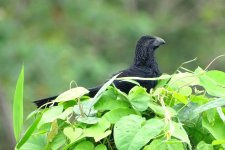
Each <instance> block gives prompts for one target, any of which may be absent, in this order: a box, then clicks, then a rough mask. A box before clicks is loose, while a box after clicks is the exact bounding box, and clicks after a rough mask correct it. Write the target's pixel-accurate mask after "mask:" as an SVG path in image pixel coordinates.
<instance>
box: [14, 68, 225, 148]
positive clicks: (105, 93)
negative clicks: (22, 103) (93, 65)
mask: <svg viewBox="0 0 225 150" xmlns="http://www.w3.org/2000/svg"><path fill="white" fill-rule="evenodd" d="M184 69H185V68H183V67H182V66H181V67H179V69H178V71H177V72H176V73H174V74H172V75H168V74H167V75H166V74H164V75H162V76H161V77H159V78H154V80H159V82H158V85H157V87H156V88H155V89H152V90H151V91H146V89H145V88H143V87H141V86H139V85H137V86H135V87H134V88H133V89H131V91H130V92H129V93H128V94H126V93H123V92H122V91H120V90H119V89H117V88H116V87H114V86H113V85H112V86H110V85H111V83H112V82H113V81H114V80H126V81H129V80H130V78H120V79H119V78H116V77H117V75H116V76H114V77H113V78H112V79H110V80H109V81H108V82H106V83H105V85H104V86H103V87H102V89H101V90H100V91H99V92H98V93H97V94H96V96H95V97H94V98H90V97H88V96H87V95H86V93H87V92H88V91H87V89H85V88H81V87H77V88H72V89H70V90H68V91H66V92H64V93H62V94H61V95H60V96H59V97H58V98H56V100H55V101H53V102H52V106H51V107H49V108H45V105H43V106H42V108H43V109H37V110H35V111H34V112H32V113H31V114H30V115H29V117H28V119H31V118H34V121H33V124H32V125H31V126H30V127H29V128H28V130H27V131H26V133H25V134H24V135H23V137H22V138H21V140H20V141H19V142H18V144H17V146H16V148H17V149H20V150H25V149H36V150H39V149H40V150H43V149H46V150H47V149H53V150H55V149H63V150H66V149H75V150H83V149H87V150H94V149H95V150H106V149H109V150H110V149H119V150H138V149H144V150H154V149H159V148H160V149H161V150H167V149H168V150H174V149H175V150H176V149H177V150H182V149H183V150H187V149H197V150H205V149H209V150H213V149H216V150H217V149H218V150H219V149H224V148H225V134H224V131H225V115H224V113H225V109H224V107H223V106H225V95H224V93H225V82H224V81H225V72H222V71H218V70H210V71H207V70H206V69H202V68H200V67H198V68H197V69H195V70H194V71H190V70H187V69H185V72H182V70H184ZM134 79H135V78H134ZM138 79H139V80H153V79H151V78H149V79H143V78H138ZM21 88H22V87H21ZM15 101H19V99H15ZM55 102H59V103H58V105H57V106H55V105H53V104H54V103H55Z"/></svg>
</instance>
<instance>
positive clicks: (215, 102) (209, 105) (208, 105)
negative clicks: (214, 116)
mask: <svg viewBox="0 0 225 150" xmlns="http://www.w3.org/2000/svg"><path fill="white" fill-rule="evenodd" d="M224 105H225V99H224V98H218V99H216V100H213V101H210V102H208V103H206V104H204V105H201V106H199V107H197V108H195V109H194V111H193V117H194V116H196V115H198V114H200V113H202V112H204V111H206V110H209V109H212V108H216V107H222V106H224Z"/></svg>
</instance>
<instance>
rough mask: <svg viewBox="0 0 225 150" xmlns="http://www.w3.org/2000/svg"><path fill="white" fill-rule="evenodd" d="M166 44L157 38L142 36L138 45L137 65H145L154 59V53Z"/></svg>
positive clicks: (136, 53)
mask: <svg viewBox="0 0 225 150" xmlns="http://www.w3.org/2000/svg"><path fill="white" fill-rule="evenodd" d="M165 43H166V42H165V41H164V40H163V39H162V38H160V37H156V36H149V35H147V36H142V37H141V38H140V39H139V40H138V42H137V45H136V52H135V55H136V56H135V63H138V64H145V61H147V60H149V59H151V58H153V57H154V51H155V50H156V49H157V48H158V47H159V46H160V45H162V44H165Z"/></svg>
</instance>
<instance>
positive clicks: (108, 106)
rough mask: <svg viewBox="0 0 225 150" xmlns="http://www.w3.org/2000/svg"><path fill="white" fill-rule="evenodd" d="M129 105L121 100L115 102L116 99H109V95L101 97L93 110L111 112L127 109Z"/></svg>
mask: <svg viewBox="0 0 225 150" xmlns="http://www.w3.org/2000/svg"><path fill="white" fill-rule="evenodd" d="M128 107H130V104H129V103H128V102H126V101H123V100H117V96H116V97H111V96H110V95H108V94H107V95H105V94H104V95H102V97H101V98H100V99H99V101H98V102H97V103H96V104H95V106H94V108H95V109H96V110H99V111H104V110H113V109H118V108H128Z"/></svg>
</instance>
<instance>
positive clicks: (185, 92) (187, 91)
mask: <svg viewBox="0 0 225 150" xmlns="http://www.w3.org/2000/svg"><path fill="white" fill-rule="evenodd" d="M179 93H180V94H182V95H184V96H190V95H191V94H192V89H191V88H190V87H189V86H185V87H182V88H180V89H179Z"/></svg>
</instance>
